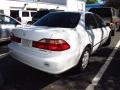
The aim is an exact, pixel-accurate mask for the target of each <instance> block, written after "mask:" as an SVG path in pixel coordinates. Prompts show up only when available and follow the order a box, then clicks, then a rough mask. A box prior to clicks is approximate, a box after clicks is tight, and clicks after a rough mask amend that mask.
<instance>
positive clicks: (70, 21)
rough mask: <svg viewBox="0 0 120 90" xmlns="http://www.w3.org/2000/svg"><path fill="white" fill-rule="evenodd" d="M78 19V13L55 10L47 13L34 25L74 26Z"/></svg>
mask: <svg viewBox="0 0 120 90" xmlns="http://www.w3.org/2000/svg"><path fill="white" fill-rule="evenodd" d="M79 20H80V14H79V13H73V12H57V13H49V14H47V15H46V16H44V17H43V18H41V19H39V20H38V21H37V22H35V23H34V25H35V26H48V27H63V28H75V27H76V26H77V24H78V22H79Z"/></svg>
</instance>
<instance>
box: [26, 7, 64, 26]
mask: <svg viewBox="0 0 120 90" xmlns="http://www.w3.org/2000/svg"><path fill="white" fill-rule="evenodd" d="M56 11H62V10H56V9H42V10H39V11H37V12H36V13H35V15H34V16H33V17H32V21H29V22H28V23H27V24H33V23H35V22H36V21H37V20H39V19H40V18H41V17H43V16H45V15H46V14H48V13H50V12H56Z"/></svg>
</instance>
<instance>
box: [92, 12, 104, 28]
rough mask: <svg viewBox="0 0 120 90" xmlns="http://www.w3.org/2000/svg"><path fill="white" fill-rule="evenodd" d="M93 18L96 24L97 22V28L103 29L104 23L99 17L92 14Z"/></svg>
mask: <svg viewBox="0 0 120 90" xmlns="http://www.w3.org/2000/svg"><path fill="white" fill-rule="evenodd" d="M94 17H95V19H96V22H97V25H98V27H99V28H102V27H105V23H104V21H103V20H102V19H101V17H100V16H98V15H96V14H94Z"/></svg>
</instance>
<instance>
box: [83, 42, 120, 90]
mask: <svg viewBox="0 0 120 90" xmlns="http://www.w3.org/2000/svg"><path fill="white" fill-rule="evenodd" d="M119 46H120V40H119V41H118V43H117V45H116V46H115V48H114V50H113V51H112V53H111V54H110V56H109V57H108V59H107V60H106V62H105V64H104V65H103V66H102V67H101V69H100V70H99V72H98V73H97V74H96V76H95V77H94V78H93V80H92V83H91V84H89V85H88V87H87V88H86V89H85V90H94V86H96V85H97V84H98V82H99V80H100V79H101V77H102V76H103V74H104V72H105V71H106V69H107V67H108V66H109V64H110V62H111V61H112V59H113V57H114V55H115V53H116V51H117V49H118V48H119Z"/></svg>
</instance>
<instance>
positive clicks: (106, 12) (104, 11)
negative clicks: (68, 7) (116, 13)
mask: <svg viewBox="0 0 120 90" xmlns="http://www.w3.org/2000/svg"><path fill="white" fill-rule="evenodd" d="M89 12H93V13H96V14H98V15H100V16H101V17H103V18H105V17H112V11H111V8H91V9H90V10H89Z"/></svg>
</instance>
